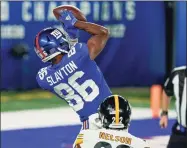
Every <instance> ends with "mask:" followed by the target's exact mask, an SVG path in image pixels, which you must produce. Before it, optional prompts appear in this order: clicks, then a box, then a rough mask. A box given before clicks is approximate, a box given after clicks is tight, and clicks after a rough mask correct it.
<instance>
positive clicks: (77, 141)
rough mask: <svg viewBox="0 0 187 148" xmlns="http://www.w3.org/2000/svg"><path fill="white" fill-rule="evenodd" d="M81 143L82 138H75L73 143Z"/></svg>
mask: <svg viewBox="0 0 187 148" xmlns="http://www.w3.org/2000/svg"><path fill="white" fill-rule="evenodd" d="M82 143H83V138H77V139H76V140H75V145H77V144H82Z"/></svg>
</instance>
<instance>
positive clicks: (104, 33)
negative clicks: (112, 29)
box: [74, 21, 109, 60]
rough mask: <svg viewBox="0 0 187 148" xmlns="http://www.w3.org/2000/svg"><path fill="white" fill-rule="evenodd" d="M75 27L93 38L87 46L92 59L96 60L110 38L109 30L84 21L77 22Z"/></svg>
mask: <svg viewBox="0 0 187 148" xmlns="http://www.w3.org/2000/svg"><path fill="white" fill-rule="evenodd" d="M74 26H75V27H77V28H79V29H82V30H84V31H86V32H88V33H90V34H91V35H92V37H91V38H90V39H89V40H88V42H87V45H88V49H89V55H90V58H91V59H92V60H94V59H95V58H96V57H97V56H98V55H99V53H100V52H101V51H102V50H103V48H104V47H105V45H106V42H107V40H108V38H109V31H108V29H107V28H105V27H103V26H100V25H97V24H94V23H90V22H83V21H76V23H75V24H74Z"/></svg>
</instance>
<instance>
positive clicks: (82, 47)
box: [75, 43, 90, 59]
mask: <svg viewBox="0 0 187 148" xmlns="http://www.w3.org/2000/svg"><path fill="white" fill-rule="evenodd" d="M75 49H76V52H78V53H79V54H80V57H81V58H89V59H90V55H89V50H88V46H87V44H85V43H77V44H76V45H75Z"/></svg>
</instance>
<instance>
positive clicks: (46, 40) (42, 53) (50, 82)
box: [35, 10, 112, 129]
mask: <svg viewBox="0 0 187 148" xmlns="http://www.w3.org/2000/svg"><path fill="white" fill-rule="evenodd" d="M59 20H60V21H61V22H63V29H64V30H65V31H66V32H67V33H68V34H69V36H70V38H72V39H75V38H77V35H78V31H79V30H80V29H81V30H84V31H86V32H88V33H90V34H91V35H92V36H91V37H90V39H89V40H88V41H87V43H76V44H75V45H73V46H70V42H69V41H68V40H67V38H66V37H65V35H64V34H63V33H62V32H61V31H60V30H59V29H56V28H45V29H43V30H42V31H40V32H39V33H38V34H37V35H36V38H35V51H36V54H37V55H38V56H39V57H40V58H41V60H42V61H43V62H49V66H47V67H45V68H42V69H41V70H39V72H38V74H37V77H36V79H37V82H38V84H39V85H40V87H41V88H43V89H45V90H49V91H50V92H52V93H54V94H56V95H57V96H59V97H60V98H61V99H64V100H65V101H66V102H67V103H68V104H69V106H71V107H72V108H73V109H74V110H75V111H76V113H77V114H78V115H79V117H80V120H81V122H82V124H83V127H82V129H87V128H89V129H95V128H98V125H97V123H96V122H95V121H96V120H95V119H96V118H97V114H96V112H97V109H98V107H99V105H100V104H101V102H102V101H103V100H104V99H105V98H106V97H108V96H110V95H112V94H111V91H110V89H109V87H108V85H107V83H106V81H105V79H104V77H103V74H102V72H101V71H100V69H99V67H98V66H97V64H96V63H95V61H94V59H95V58H96V57H97V56H98V55H99V53H100V52H101V51H102V49H103V48H104V47H105V44H106V42H107V40H108V38H109V32H108V29H106V28H105V27H103V26H100V25H97V24H94V23H90V22H83V21H79V20H77V19H76V18H75V17H74V15H73V14H72V13H71V12H70V11H68V10H63V11H62V12H61V15H60V19H59ZM91 115H92V116H91Z"/></svg>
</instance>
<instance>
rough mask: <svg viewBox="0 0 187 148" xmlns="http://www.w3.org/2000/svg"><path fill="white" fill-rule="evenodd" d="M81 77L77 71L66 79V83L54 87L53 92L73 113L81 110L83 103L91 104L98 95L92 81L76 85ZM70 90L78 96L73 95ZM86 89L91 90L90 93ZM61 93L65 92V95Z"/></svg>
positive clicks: (80, 72) (82, 73) (97, 88)
mask: <svg viewBox="0 0 187 148" xmlns="http://www.w3.org/2000/svg"><path fill="white" fill-rule="evenodd" d="M83 75H84V72H83V71H77V72H75V73H74V74H73V75H72V76H71V77H69V78H68V83H60V84H58V85H57V86H55V87H54V91H55V92H56V93H57V94H58V95H59V96H60V97H61V98H64V99H65V100H66V101H67V102H68V103H69V105H70V106H71V107H72V108H73V109H74V110H75V111H79V110H81V109H82V108H83V106H84V101H86V102H91V101H93V100H94V99H95V98H96V97H97V96H98V95H99V87H98V86H97V85H96V83H95V82H94V81H93V80H92V79H88V80H86V81H84V83H82V84H81V85H80V84H78V83H77V80H78V79H80V78H82V77H83ZM72 88H73V89H74V90H75V91H76V92H77V93H78V94H75V91H74V90H73V89H72ZM87 88H91V90H92V91H91V92H90V93H88V92H87V91H86V89H87ZM62 91H65V93H63V92H62Z"/></svg>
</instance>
